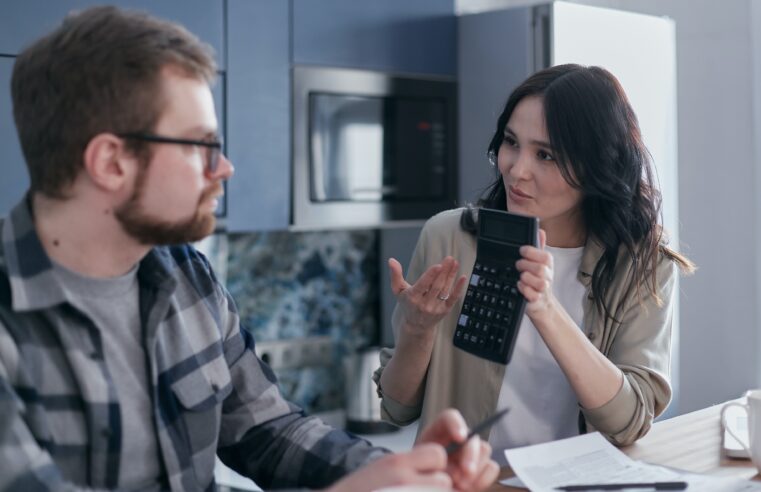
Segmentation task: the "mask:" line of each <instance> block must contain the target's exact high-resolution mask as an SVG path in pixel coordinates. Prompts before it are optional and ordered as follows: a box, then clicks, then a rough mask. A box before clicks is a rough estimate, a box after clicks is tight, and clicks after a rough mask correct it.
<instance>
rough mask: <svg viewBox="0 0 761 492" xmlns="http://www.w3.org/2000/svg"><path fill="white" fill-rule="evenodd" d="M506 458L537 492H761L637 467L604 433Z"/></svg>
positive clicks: (508, 453)
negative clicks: (627, 489)
mask: <svg viewBox="0 0 761 492" xmlns="http://www.w3.org/2000/svg"><path fill="white" fill-rule="evenodd" d="M505 457H506V458H507V461H508V463H509V464H510V467H511V468H512V469H513V471H514V472H515V474H516V475H517V476H518V478H520V480H521V481H522V482H523V484H524V486H525V487H527V488H528V489H530V490H532V491H540V492H541V491H551V490H553V489H555V488H556V487H561V486H565V485H578V484H615V483H632V482H637V483H642V482H673V481H685V482H687V483H688V488H687V490H690V491H700V490H706V491H720V490H721V491H761V483H759V482H751V481H748V480H743V479H738V478H727V477H712V476H709V475H701V474H695V473H688V472H680V471H677V470H674V469H670V468H665V467H662V466H657V465H650V464H647V463H643V462H640V461H634V460H632V459H631V458H629V457H628V456H626V455H625V454H624V453H622V452H621V451H620V450H619V449H618V448H616V447H615V446H613V445H612V444H611V443H609V442H608V441H607V440H606V439H605V438H604V437H603V436H602V435H601V434H600V433H599V432H594V433H591V434H584V435H581V436H577V437H571V438H568V439H562V440H559V441H552V442H548V443H545V444H537V445H534V446H526V447H523V448H514V449H507V450H505ZM513 483H514V482H513ZM642 490H644V489H638V491H642Z"/></svg>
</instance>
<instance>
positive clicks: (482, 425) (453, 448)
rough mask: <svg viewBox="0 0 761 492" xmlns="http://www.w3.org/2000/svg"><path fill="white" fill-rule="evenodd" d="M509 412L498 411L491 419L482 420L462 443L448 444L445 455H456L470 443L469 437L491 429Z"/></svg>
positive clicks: (506, 409) (505, 409) (506, 410)
mask: <svg viewBox="0 0 761 492" xmlns="http://www.w3.org/2000/svg"><path fill="white" fill-rule="evenodd" d="M509 411H510V409H509V408H503V409H502V410H500V411H499V412H497V413H495V414H494V415H492V416H491V417H487V418H486V419H484V420H483V421H482V422H481V423H480V424H478V425H476V426H475V427H473V429H471V431H470V433H469V434H468V436H467V437H466V438H465V440H464V441H462V442H453V443H450V444H449V445H447V447H446V448H444V449H445V450H446V452H447V454H452V453H456V452H457V451H458V450H459V449H460V448H461V447H463V446H464V445H465V443H466V442H468V441H470V438H471V437H473V436H475V435H476V434H478V433H479V432H481V431H482V430H486V429H488V428H489V427H491V426H492V425H494V423H495V422H497V421H498V420H499V419H501V418H502V417H504V416H505V415H506V414H507V412H509Z"/></svg>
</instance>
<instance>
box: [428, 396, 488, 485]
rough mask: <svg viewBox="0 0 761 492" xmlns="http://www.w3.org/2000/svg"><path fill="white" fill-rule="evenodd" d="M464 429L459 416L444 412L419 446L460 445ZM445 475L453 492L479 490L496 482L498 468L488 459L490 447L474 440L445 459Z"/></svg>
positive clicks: (464, 424)
mask: <svg viewBox="0 0 761 492" xmlns="http://www.w3.org/2000/svg"><path fill="white" fill-rule="evenodd" d="M467 435H468V426H467V424H466V423H465V419H463V418H462V415H460V412H458V411H457V410H454V409H449V410H445V411H443V412H442V413H440V414H439V416H438V418H437V419H436V420H434V421H433V423H431V425H429V426H428V427H426V428H425V429H424V430H423V432H422V433H421V434H420V439H419V441H418V442H419V443H421V445H423V444H424V443H437V444H441V445H442V446H447V445H448V444H450V443H452V442H458V443H459V442H463V441H464V440H465V438H466V436H467ZM447 473H448V474H449V476H450V477H451V478H452V486H453V487H454V488H455V489H456V490H462V491H478V490H483V489H485V488H486V487H488V486H489V485H491V484H492V483H494V481H495V480H496V479H497V475H499V466H498V465H497V463H496V462H494V461H492V459H491V446H489V444H488V443H486V442H483V441H481V439H480V438H479V437H478V436H474V437H472V438H470V440H469V441H468V442H467V443H465V444H464V445H463V446H462V447H461V448H460V449H459V450H458V451H457V452H456V453H454V454H452V455H450V456H449V457H448V462H447Z"/></svg>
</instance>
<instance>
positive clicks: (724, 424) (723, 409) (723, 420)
mask: <svg viewBox="0 0 761 492" xmlns="http://www.w3.org/2000/svg"><path fill="white" fill-rule="evenodd" d="M731 406H736V407H740V408H742V409H743V410H745V413H747V414H750V409H749V408H748V405H746V404H745V403H738V402H736V401H732V402H729V403H727V404H726V405H724V406H723V407H721V427H722V428H723V429H724V430H726V431H727V432H729V435H730V436H732V437H734V438H735V439H736V440H737V442H739V443H740V446H742V447H743V448H744V449H745V451H746V452H747V453H748V456H751V454H750V449H748V446H746V445H745V440H744V439H740V438H739V437H738V436H737V435H736V434H735V433H734V432H732V428H731V427H729V426H728V425H727V421H726V415H725V412H726V410H727V409H728V408H729V407H731Z"/></svg>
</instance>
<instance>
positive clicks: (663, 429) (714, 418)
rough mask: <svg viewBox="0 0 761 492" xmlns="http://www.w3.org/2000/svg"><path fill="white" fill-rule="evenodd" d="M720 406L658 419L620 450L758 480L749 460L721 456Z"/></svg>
mask: <svg viewBox="0 0 761 492" xmlns="http://www.w3.org/2000/svg"><path fill="white" fill-rule="evenodd" d="M721 407H722V405H714V406H712V407H708V408H704V409H703V410H698V411H695V412H692V413H687V414H684V415H680V416H678V417H674V418H672V419H669V420H664V421H661V422H657V423H655V424H654V425H653V428H652V429H650V432H648V433H647V435H646V436H645V437H643V438H642V439H640V440H639V441H637V442H636V443H634V444H632V445H631V446H627V447H624V448H621V451H623V452H624V453H625V454H626V455H628V456H629V457H630V458H632V459H635V460H642V461H646V462H648V463H654V464H657V465H665V466H671V467H674V468H679V469H681V470H687V471H691V472H698V473H710V474H712V475H721V476H736V477H742V478H747V479H754V480H761V475H759V474H757V470H756V468H755V467H754V466H753V464H752V463H751V462H750V460H745V459H732V458H726V457H724V456H722V453H721V424H720V422H719V414H720V412H721ZM512 476H514V473H513V472H512V470H510V468H509V467H505V468H503V469H502V472H501V473H500V477H499V480H502V479H503V478H509V477H512ZM510 490H513V491H517V490H522V489H516V488H514V487H506V486H504V485H501V484H500V483H499V482H497V483H495V484H493V485H492V486H491V487H489V488H488V489H487V491H488V492H506V491H510Z"/></svg>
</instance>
